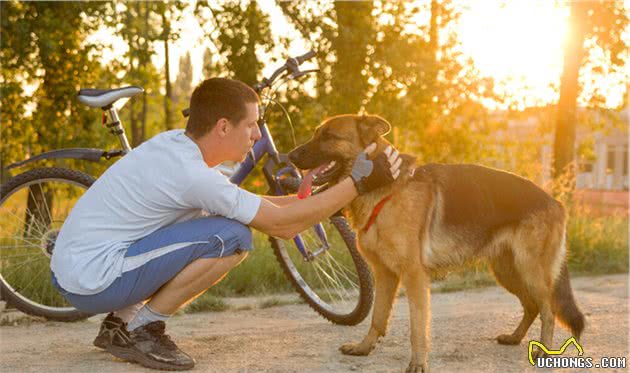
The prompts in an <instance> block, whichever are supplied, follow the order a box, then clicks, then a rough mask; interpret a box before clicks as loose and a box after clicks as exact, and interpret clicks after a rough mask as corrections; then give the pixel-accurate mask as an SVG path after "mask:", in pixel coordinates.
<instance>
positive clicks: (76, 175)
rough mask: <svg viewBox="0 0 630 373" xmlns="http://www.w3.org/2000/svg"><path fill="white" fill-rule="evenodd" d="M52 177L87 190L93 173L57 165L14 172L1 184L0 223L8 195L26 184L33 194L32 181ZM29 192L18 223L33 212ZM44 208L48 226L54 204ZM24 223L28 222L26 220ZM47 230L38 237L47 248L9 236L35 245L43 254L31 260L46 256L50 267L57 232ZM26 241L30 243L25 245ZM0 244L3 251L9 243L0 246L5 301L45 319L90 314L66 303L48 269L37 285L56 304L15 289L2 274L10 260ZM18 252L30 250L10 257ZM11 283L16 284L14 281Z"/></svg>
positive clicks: (0, 280)
mask: <svg viewBox="0 0 630 373" xmlns="http://www.w3.org/2000/svg"><path fill="white" fill-rule="evenodd" d="M53 181H54V182H61V183H62V184H63V183H65V184H67V185H75V186H77V187H79V188H84V189H85V190H87V189H88V188H89V187H90V186H91V185H92V183H94V181H95V178H94V177H92V176H91V175H88V174H86V173H83V172H80V171H76V170H70V169H66V168H58V167H46V168H36V169H32V170H29V171H26V172H24V173H21V174H19V175H16V176H15V177H13V178H11V179H9V180H8V181H7V182H6V183H5V184H4V185H2V186H1V187H0V223H6V220H4V219H5V218H6V216H8V214H10V213H11V212H10V211H9V210H8V208H9V207H10V206H8V205H10V204H9V202H10V201H9V198H10V197H11V196H13V195H16V194H17V193H19V192H20V191H21V190H24V188H28V193H32V194H34V193H33V192H32V190H31V185H36V184H38V182H39V183H41V182H53ZM39 185H40V193H43V188H42V187H41V184H39ZM32 194H27V200H28V202H27V207H26V212H25V220H23V221H21V222H18V224H22V223H25V222H27V221H28V220H29V218H28V217H27V214H31V215H33V213H31V212H29V210H28V203H29V202H30V199H31V195H32ZM33 198H34V197H33ZM5 205H6V206H5ZM39 209H40V208H39V207H38V210H39ZM46 209H48V214H49V217H50V221H51V223H50V224H49V226H52V225H53V224H52V223H53V222H56V220H53V219H52V218H53V217H52V216H50V215H51V214H52V215H54V213H51V211H50V210H53V211H54V210H55V209H54V206H50V208H49V206H46ZM70 209H71V208H70ZM66 210H68V211H69V208H68V207H67V206H66ZM40 213H41V212H40ZM13 214H14V215H15V216H16V217H18V216H17V214H15V213H13ZM18 218H19V217H18ZM30 219H33V218H32V217H31V218H30ZM64 220H65V217H64ZM26 224H27V225H28V223H26ZM61 224H63V222H61ZM29 226H30V225H29ZM58 227H59V228H60V225H58ZM25 229H26V226H25ZM50 231H51V232H53V234H56V233H58V230H57V232H56V233H55V232H54V230H53V229H50ZM36 233H37V232H36ZM47 233H48V232H46V233H43V234H44V236H43V237H42V238H41V239H42V241H40V243H39V245H44V239H46V241H45V243H46V248H38V247H37V246H38V245H35V244H34V242H37V241H31V240H28V241H27V240H26V239H23V238H15V237H14V238H12V240H13V241H17V240H18V239H22V240H23V242H24V243H26V245H20V246H22V247H27V250H28V249H35V253H34V254H35V255H38V254H39V253H37V251H41V253H42V254H44V255H40V256H39V257H38V258H36V259H34V262H39V261H46V259H47V261H46V263H45V264H46V266H45V267H47V268H50V259H49V254H50V253H51V251H50V250H52V249H53V248H54V241H51V240H54V238H55V237H56V235H55V236H51V237H52V238H49V237H47V236H46V234H47ZM30 237H32V236H29V238H30ZM2 239H3V234H2V233H1V232H0V240H2ZM51 243H52V248H51V247H50V245H51ZM29 245H30V246H32V247H28V246H29ZM3 247H4V248H5V251H6V250H7V249H6V248H7V247H8V245H7V246H0V291H1V292H2V297H3V299H4V300H5V301H7V302H8V303H9V304H11V305H13V306H14V307H15V308H17V309H18V310H20V311H22V312H24V313H26V314H29V315H33V316H41V317H44V318H46V319H49V320H54V321H66V322H69V321H77V320H82V319H85V318H87V317H90V316H92V314H90V313H85V312H82V311H79V310H77V309H76V308H74V307H72V306H71V305H70V304H69V303H67V301H65V300H64V299H63V297H62V296H61V294H60V293H59V292H57V290H56V289H55V288H54V286H53V285H52V283H51V280H50V270H48V276H46V274H45V273H43V278H44V279H43V280H42V281H41V282H43V283H40V284H39V285H40V286H41V288H42V289H45V291H48V292H50V293H48V296H49V297H50V302H49V303H53V302H55V303H57V304H61V305H59V306H57V305H47V304H44V303H43V302H42V300H41V299H31V298H34V297H33V296H30V297H29V295H28V294H23V293H25V290H26V288H24V289H19V288H17V289H16V288H15V287H14V286H12V284H11V283H10V282H9V281H8V280H6V279H5V275H8V272H7V271H5V270H4V269H3V268H4V267H5V266H6V263H10V261H11V260H10V259H7V258H8V256H7V257H3V255H2V252H3V250H2V248H3ZM38 249H39V250H38ZM44 250H47V251H48V254H47V253H46V252H44ZM20 255H21V256H28V255H31V254H18V255H13V257H18V256H20ZM25 260H27V259H25ZM28 260H30V259H28ZM27 263H29V262H28V261H27V262H25V263H22V264H20V266H24V265H25V264H27ZM31 263H32V264H31V265H29V266H30V267H32V266H33V265H34V263H33V260H31ZM45 267H44V268H45ZM25 268H27V267H25ZM14 270H16V268H14ZM5 272H6V273H5ZM37 278H39V277H37ZM34 280H35V277H33V278H32V279H31V281H30V282H31V283H32V282H33V281H34ZM13 285H16V284H15V283H14V284H13ZM30 285H31V284H30V283H29V286H30ZM36 285H37V284H36ZM59 299H62V300H61V301H60V300H59ZM60 302H65V303H64V304H62V303H60Z"/></svg>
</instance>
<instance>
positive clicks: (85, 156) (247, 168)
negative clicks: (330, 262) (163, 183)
mask: <svg viewBox="0 0 630 373" xmlns="http://www.w3.org/2000/svg"><path fill="white" fill-rule="evenodd" d="M106 113H108V114H109V118H110V120H111V122H109V123H106V121H105V119H106V115H107V114H106ZM103 125H104V126H106V127H108V128H109V129H110V132H111V133H112V134H113V135H116V136H117V137H118V140H119V141H120V145H121V147H122V149H118V150H112V151H106V150H103V149H97V148H66V149H57V150H52V151H48V152H44V153H41V154H38V155H36V156H33V157H31V158H28V159H26V160H24V161H20V162H15V163H12V164H10V165H9V166H7V168H6V169H7V170H9V169H12V168H17V167H22V166H24V165H26V164H28V163H32V162H36V161H40V160H44V159H81V160H87V161H91V162H99V161H101V160H102V159H103V158H105V159H111V158H113V157H118V156H122V155H125V154H127V153H128V152H129V151H131V146H130V145H129V141H128V140H127V136H126V134H125V129H124V127H123V126H122V124H121V123H120V119H119V117H118V113H117V111H116V109H115V108H113V107H112V108H109V109H106V110H103ZM258 126H259V128H260V133H261V135H262V136H261V139H260V140H258V141H257V142H256V143H255V144H254V146H253V148H252V150H251V151H250V153H249V155H248V156H247V157H246V159H245V160H244V161H243V162H242V163H241V164H240V165H239V167H238V169H237V170H236V172H235V173H234V174H233V175H232V176H231V177H230V181H231V182H232V183H234V184H236V185H241V184H242V183H243V181H245V179H246V178H247V176H248V175H249V174H250V172H252V170H253V169H254V167H255V166H256V165H257V164H258V162H259V161H260V160H261V159H262V158H263V157H264V156H265V155H267V154H268V155H269V159H268V160H267V162H266V163H265V165H264V167H263V174H264V175H265V178H266V179H267V183H268V184H269V186H270V187H271V193H273V194H274V195H277V196H281V195H284V194H285V192H284V190H283V189H282V187H281V186H280V183H279V182H278V180H279V179H280V178H281V177H282V176H283V175H286V174H290V175H291V176H293V177H297V178H299V177H300V174H299V173H298V172H297V170H296V169H295V168H294V167H292V166H286V167H283V168H281V169H280V170H278V171H276V170H275V169H276V168H277V167H278V165H281V164H282V163H285V164H287V165H288V164H289V161H288V159H287V158H286V155H284V154H280V153H279V152H278V150H277V148H276V145H275V143H274V141H273V137H272V136H271V132H270V131H269V127H267V123H266V122H265V121H264V120H263V119H260V120H259V121H258ZM314 229H315V233H316V234H317V236H318V237H319V239H320V240H321V241H322V244H323V246H322V247H320V248H318V249H317V250H316V251H315V252H307V250H306V246H305V244H304V241H303V240H302V238H301V237H300V236H299V235H298V236H296V237H295V238H293V240H294V242H295V244H296V246H297V248H298V250H299V251H300V254H302V256H303V257H304V260H306V261H310V260H312V259H314V258H315V257H317V256H318V255H319V254H321V253H323V252H324V251H325V250H327V249H328V248H329V243H328V237H327V236H326V231H325V229H324V227H323V226H322V224H321V223H318V224H317V225H315V226H314Z"/></svg>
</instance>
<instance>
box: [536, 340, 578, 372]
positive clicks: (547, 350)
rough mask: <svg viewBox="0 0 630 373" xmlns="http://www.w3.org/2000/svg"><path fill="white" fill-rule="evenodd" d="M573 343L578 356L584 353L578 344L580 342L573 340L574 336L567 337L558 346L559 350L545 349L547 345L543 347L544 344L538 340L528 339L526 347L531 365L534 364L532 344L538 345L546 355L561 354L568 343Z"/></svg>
mask: <svg viewBox="0 0 630 373" xmlns="http://www.w3.org/2000/svg"><path fill="white" fill-rule="evenodd" d="M571 343H573V344H574V345H575V348H577V350H578V356H582V355H584V349H583V348H582V346H580V344H579V343H578V342H577V341H576V340H575V337H571V338H569V339H567V340H566V341H565V342H564V344H563V345H562V347H560V349H559V350H549V349H547V347H545V345H544V344H542V343H540V342H538V341H529V348H528V354H529V362H530V363H531V364H532V365H534V366H535V365H536V364H535V363H534V359H533V358H532V351H533V350H534V346H538V347H539V348H540V349H542V350H543V352H544V353H546V354H547V355H562V354H563V353H564V351H565V350H566V349H567V347H569V345H570V344H571Z"/></svg>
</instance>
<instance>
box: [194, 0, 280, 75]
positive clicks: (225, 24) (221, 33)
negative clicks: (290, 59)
mask: <svg viewBox="0 0 630 373" xmlns="http://www.w3.org/2000/svg"><path fill="white" fill-rule="evenodd" d="M195 15H196V16H197V19H198V20H199V23H200V25H202V28H203V29H204V30H205V32H206V35H207V37H208V38H209V39H210V40H211V41H212V42H213V43H214V45H215V46H216V48H217V49H218V53H219V55H218V56H217V58H218V60H217V61H215V62H214V64H215V66H214V69H213V71H214V75H227V76H228V77H230V78H233V79H238V80H241V81H243V82H245V83H247V84H250V85H252V84H254V83H256V82H257V81H258V80H259V79H260V78H261V76H260V71H261V70H262V68H263V63H262V61H260V60H259V58H258V56H257V53H259V52H269V51H271V47H272V45H273V38H272V37H271V29H270V26H269V17H268V16H267V15H266V14H265V13H263V12H262V11H261V9H260V7H259V6H258V4H257V3H256V2H255V1H249V2H247V3H244V2H239V1H223V2H221V3H220V4H218V3H216V2H208V1H199V2H197V5H196V8H195ZM206 20H207V21H206ZM204 60H205V58H204ZM204 62H205V61H204ZM205 67H207V68H209V67H208V66H205Z"/></svg>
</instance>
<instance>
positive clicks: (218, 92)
mask: <svg viewBox="0 0 630 373" xmlns="http://www.w3.org/2000/svg"><path fill="white" fill-rule="evenodd" d="M258 102H259V99H258V95H257V94H256V92H255V91H254V90H253V89H252V88H250V87H249V86H248V85H247V84H245V83H243V82H240V81H238V80H233V79H226V78H210V79H206V80H204V81H203V82H201V83H200V84H199V85H198V86H197V87H196V88H195V90H194V91H193V93H192V96H191V97H190V115H189V117H188V123H187V124H186V132H187V133H189V134H190V135H192V136H193V137H194V138H199V137H201V136H203V135H205V134H206V133H208V132H210V131H211V130H212V129H213V128H214V126H215V125H216V123H217V121H218V120H219V119H221V118H226V119H228V120H229V121H231V122H232V123H234V124H236V123H238V122H239V121H240V120H242V119H243V118H244V117H245V115H246V114H247V112H246V109H245V104H246V103H258Z"/></svg>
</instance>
